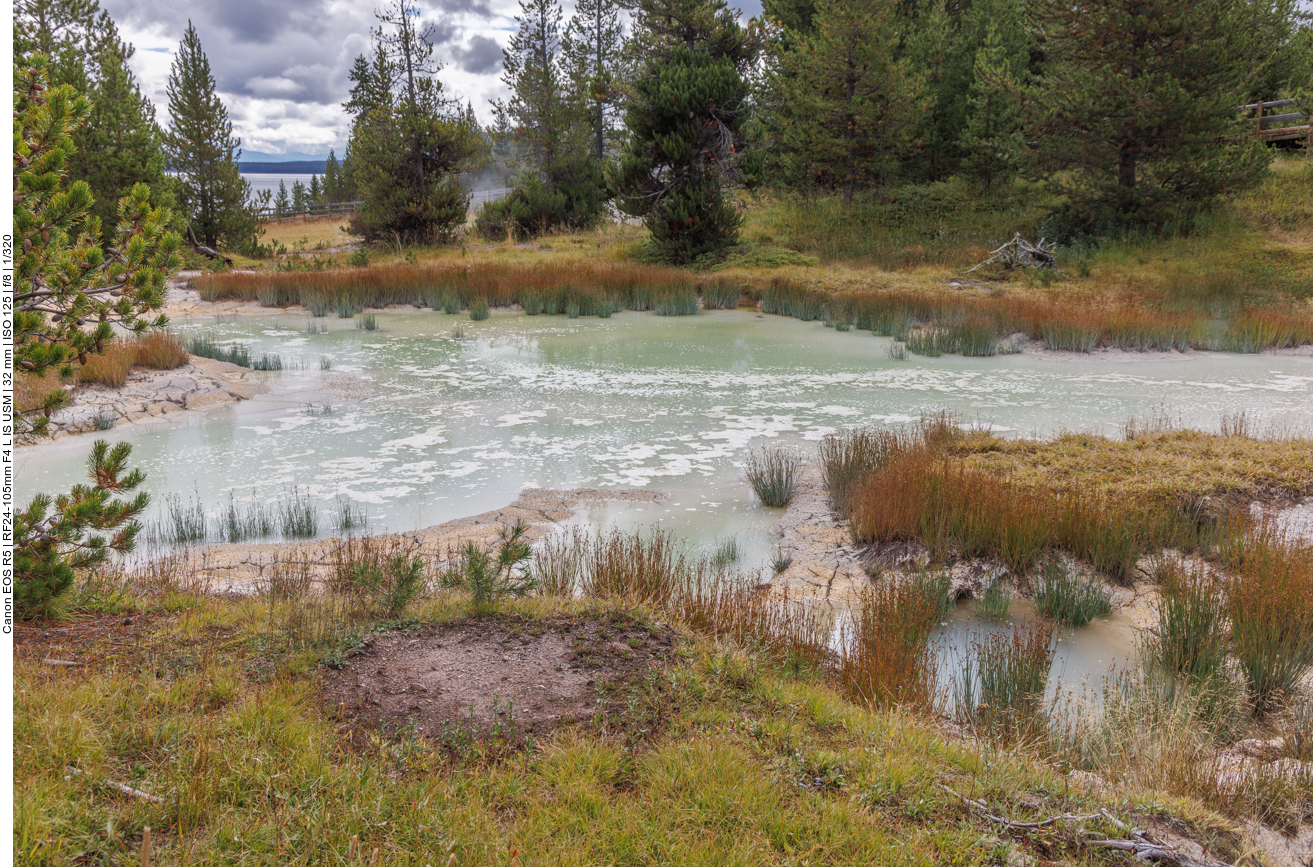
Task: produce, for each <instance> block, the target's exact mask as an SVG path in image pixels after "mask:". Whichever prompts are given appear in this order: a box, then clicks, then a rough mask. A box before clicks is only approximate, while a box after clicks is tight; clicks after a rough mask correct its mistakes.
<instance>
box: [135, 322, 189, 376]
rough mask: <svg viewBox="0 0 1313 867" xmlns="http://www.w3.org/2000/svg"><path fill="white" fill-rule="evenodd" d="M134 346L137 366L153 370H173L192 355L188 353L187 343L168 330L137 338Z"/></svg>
mask: <svg viewBox="0 0 1313 867" xmlns="http://www.w3.org/2000/svg"><path fill="white" fill-rule="evenodd" d="M134 346H135V348H136V352H137V355H136V364H137V366H138V367H149V368H150V369H151V370H173V369H175V368H178V367H182V366H183V365H184V364H186V363H187V359H188V358H190V357H191V356H190V355H188V353H187V344H185V343H183V342H182V339H181V338H180V337H178V336H177V335H176V334H171V333H170V332H168V331H152V332H150V333H149V334H146V335H144V336H142V337H139V338H137V340H136V341H135V343H134Z"/></svg>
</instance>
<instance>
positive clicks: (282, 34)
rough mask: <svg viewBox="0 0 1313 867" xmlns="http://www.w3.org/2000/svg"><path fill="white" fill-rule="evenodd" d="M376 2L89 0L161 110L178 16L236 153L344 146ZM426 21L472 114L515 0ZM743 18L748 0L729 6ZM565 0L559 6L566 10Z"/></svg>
mask: <svg viewBox="0 0 1313 867" xmlns="http://www.w3.org/2000/svg"><path fill="white" fill-rule="evenodd" d="M376 2H377V0H274V2H269V0H218V2H216V0H202V2H199V3H186V4H183V3H177V2H175V0H101V5H102V6H103V7H104V8H105V9H106V10H107V11H108V12H109V14H110V15H111V16H112V17H113V18H114V20H115V22H116V23H117V24H118V27H119V31H120V33H121V34H122V36H123V38H124V39H126V40H127V41H128V42H131V43H132V44H133V45H135V46H136V48H137V53H136V56H135V57H133V59H132V66H133V71H134V72H135V73H136V74H137V77H138V79H139V81H140V82H141V85H142V89H143V90H144V91H145V93H146V94H147V95H148V96H150V97H151V99H153V100H154V102H155V105H156V106H157V108H158V109H159V112H160V118H161V120H165V119H166V118H167V117H168V112H167V104H168V103H167V99H166V97H165V94H164V86H165V83H166V82H167V80H168V77H169V67H170V65H171V64H172V62H173V56H174V53H175V52H176V51H177V48H178V42H179V40H181V39H182V34H183V31H184V30H186V28H187V21H188V19H189V18H190V20H191V21H192V23H193V24H195V26H196V32H197V34H198V35H199V36H200V39H201V45H202V47H203V48H204V49H205V53H206V56H208V57H209V59H210V66H211V68H212V69H213V70H214V77H215V81H216V83H217V85H218V90H219V94H220V96H221V97H222V99H223V101H224V104H225V105H227V107H228V115H229V117H230V118H231V120H232V123H233V129H234V132H235V133H236V134H237V135H238V136H240V137H241V139H242V146H243V149H244V150H248V151H261V152H267V153H286V152H289V151H300V152H304V153H311V154H322V153H327V152H328V149H329V148H336V149H337V152H338V155H339V156H340V155H341V154H342V150H343V147H344V146H345V145H346V138H347V125H346V115H345V113H344V112H343V111H342V102H343V101H344V100H345V99H346V97H347V92H348V90H349V89H350V82H349V81H348V80H347V72H348V71H349V70H350V67H351V62H352V60H354V59H355V57H356V55H358V54H362V53H367V52H368V51H369V30H370V28H372V27H373V26H375V19H374V14H373V12H374V8H375V3H376ZM411 5H414V6H417V7H418V8H419V10H420V14H421V21H422V23H423V24H425V25H427V24H432V25H433V26H434V31H435V36H436V39H435V43H436V45H437V52H436V53H437V55H438V57H440V58H441V59H442V60H443V62H444V63H446V69H445V70H443V73H442V75H441V78H442V81H443V84H444V86H445V87H446V88H447V89H448V90H449V91H450V92H451V93H453V94H455V95H458V96H460V97H461V98H462V99H468V100H470V101H472V102H473V103H474V110H475V112H476V113H477V114H478V116H479V118H480V119H481V120H483V121H484V122H488V121H490V120H491V111H490V109H489V107H488V102H489V100H492V99H496V98H499V97H503V96H504V95H505V87H504V86H503V85H502V83H501V80H500V79H501V71H502V70H501V48H502V46H503V45H505V44H506V43H507V41H508V40H509V39H510V37H511V34H512V33H513V32H514V30H515V15H517V14H518V12H519V3H518V0H418V2H414V0H412V3H411ZM731 5H734V6H738V7H741V8H742V9H743V13H744V17H745V18H746V17H748V16H750V15H755V14H760V9H761V4H760V0H747V2H742V3H731ZM572 7H573V3H567V4H566V16H567V17H568V16H569V14H570V11H571V9H572Z"/></svg>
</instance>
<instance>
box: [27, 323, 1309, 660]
mask: <svg viewBox="0 0 1313 867" xmlns="http://www.w3.org/2000/svg"><path fill="white" fill-rule="evenodd" d="M376 319H377V322H378V326H379V327H378V330H376V331H364V330H357V328H356V321H357V320H346V319H332V318H325V319H315V320H310V319H309V318H308V317H307V316H305V315H304V314H301V315H296V314H277V315H267V316H264V317H262V318H260V319H254V318H253V319H249V320H248V319H241V320H238V321H231V320H229V321H222V322H215V321H210V322H191V323H176V325H177V326H178V327H179V328H188V329H199V330H203V331H207V332H212V333H213V334H214V335H215V336H216V338H218V339H220V340H231V341H241V342H243V343H245V344H247V345H248V346H249V347H250V349H251V352H252V354H253V355H258V354H260V353H265V352H270V353H277V354H278V355H280V356H281V357H282V359H283V363H284V370H283V371H282V372H279V373H270V374H267V375H264V376H266V377H267V381H268V382H269V383H270V385H271V386H272V387H273V389H274V390H273V392H272V393H271V394H267V395H262V396H259V397H257V398H255V399H253V400H249V401H243V402H241V403H238V404H233V405H227V406H222V407H216V408H214V409H211V410H208V411H206V412H204V413H183V414H180V416H175V417H170V418H164V419H159V420H153V421H151V422H148V423H139V424H136V425H132V426H128V427H122V428H116V429H114V430H112V431H108V432H106V433H105V434H101V435H100V436H104V437H107V438H108V439H110V440H111V441H116V442H117V441H126V442H129V443H131V444H132V445H133V454H132V465H134V466H140V467H141V468H142V469H143V470H145V472H146V475H147V481H146V484H145V490H146V491H147V492H149V493H150V494H151V497H152V501H153V504H154V505H153V506H152V509H153V510H154V511H155V513H156V514H157V515H158V514H159V512H160V510H161V509H162V508H163V507H164V504H165V498H166V497H168V496H174V497H178V498H180V499H181V500H182V501H184V502H185V501H188V500H191V501H199V502H200V503H202V504H204V505H205V507H206V509H207V511H208V512H209V513H210V514H212V515H215V516H217V514H218V513H219V511H220V509H221V508H223V507H225V506H226V505H227V502H228V499H229V497H230V496H232V497H233V498H235V499H236V500H237V502H238V503H239V504H241V503H245V502H255V501H259V502H264V503H274V502H277V501H279V500H280V499H281V500H284V501H285V500H286V499H287V498H288V497H289V496H290V495H291V493H292V491H293V490H294V489H295V490H296V491H297V492H299V493H300V494H301V495H302V496H309V497H311V498H313V500H314V501H315V502H316V503H317V504H318V506H319V513H320V516H321V519H320V533H321V534H329V533H331V532H333V528H332V527H331V526H329V525H330V524H331V521H329V520H328V516H329V515H330V514H331V513H332V512H333V511H334V509H335V508H336V504H337V503H338V502H340V501H341V502H345V501H349V502H351V503H353V504H355V505H356V506H358V507H363V509H364V510H365V512H366V514H367V516H368V521H369V524H368V526H369V529H370V530H375V531H381V530H410V529H415V528H420V527H426V526H431V525H434V524H438V523H442V522H444V521H448V520H451V519H454V518H459V517H463V516H467V515H473V514H477V513H480V512H484V511H487V510H489V509H493V508H497V507H499V506H503V505H506V504H507V503H510V502H511V501H513V500H514V499H515V498H516V496H517V495H518V493H519V492H520V491H521V490H522V489H523V488H525V487H526V486H539V487H545V488H576V487H601V488H605V487H627V486H638V487H647V486H650V487H653V488H660V489H662V490H665V491H668V492H669V493H670V496H669V497H668V498H666V499H665V500H663V501H662V502H659V503H651V504H637V503H604V504H599V505H595V506H593V507H592V508H591V509H590V511H589V513H588V515H587V522H588V523H590V524H592V525H594V526H604V525H620V526H624V527H626V528H632V527H638V526H648V525H651V524H653V523H656V522H658V521H659V522H660V524H661V526H662V527H663V528H665V529H666V530H669V531H670V532H671V533H672V534H674V535H675V536H677V537H681V538H683V539H685V540H686V541H687V543H688V544H689V546H690V547H691V548H692V549H693V550H695V551H704V552H710V551H711V550H712V549H713V548H714V547H715V546H717V545H718V544H720V543H721V542H723V541H724V540H725V539H727V538H729V537H731V536H733V537H734V538H735V539H736V540H737V542H738V545H739V550H740V560H739V565H740V566H741V567H744V568H747V569H759V568H761V569H764V568H765V567H766V564H767V563H769V561H770V559H771V556H772V554H773V551H774V546H775V541H776V540H775V538H774V537H773V536H772V534H771V532H770V527H771V525H772V524H773V523H774V522H775V521H776V520H777V519H778V516H779V514H780V513H779V511H778V510H772V509H765V508H762V507H761V506H759V505H757V503H756V501H755V499H754V497H753V495H752V492H751V490H750V489H749V488H748V486H747V484H746V483H745V482H744V480H743V478H742V465H743V460H744V456H745V454H746V452H747V450H748V449H749V448H750V447H751V446H754V445H760V444H765V443H781V444H794V445H798V446H800V447H801V448H803V449H804V450H805V451H808V452H812V453H814V450H815V441H817V440H819V439H820V438H821V437H823V436H824V435H825V434H827V433H830V432H832V431H835V430H839V429H841V428H844V427H847V426H854V425H869V424H875V425H884V424H899V423H903V422H908V421H913V420H916V419H917V418H919V417H920V416H921V415H922V414H923V413H927V412H936V411H939V410H941V409H947V410H949V411H951V412H954V413H956V414H958V415H960V416H961V417H963V418H964V419H966V420H968V421H972V422H977V423H981V424H988V425H990V426H992V428H993V429H994V430H995V431H997V432H999V433H1001V434H1002V435H1026V436H1031V435H1041V436H1042V435H1045V434H1053V433H1056V432H1058V431H1062V430H1089V431H1095V432H1103V433H1108V434H1115V433H1116V432H1117V430H1118V426H1119V425H1120V424H1121V423H1122V422H1124V421H1125V420H1126V418H1127V417H1128V416H1131V415H1138V416H1141V417H1144V416H1148V415H1151V414H1153V413H1155V412H1162V411H1163V410H1164V409H1165V410H1166V411H1168V412H1169V413H1170V414H1171V415H1172V416H1173V417H1174V418H1179V420H1180V422H1181V423H1182V424H1184V425H1187V426H1193V427H1200V428H1204V429H1216V428H1217V425H1218V423H1219V420H1220V418H1221V416H1222V415H1223V413H1226V412H1233V411H1236V410H1241V409H1243V410H1246V411H1247V412H1248V413H1249V416H1250V418H1251V419H1257V421H1258V423H1259V425H1260V426H1262V425H1263V424H1266V423H1269V422H1279V423H1282V424H1286V425H1290V426H1293V427H1295V428H1296V429H1300V428H1302V429H1308V428H1310V427H1313V425H1310V423H1311V422H1313V362H1310V361H1309V360H1308V359H1304V358H1292V357H1274V356H1237V355H1221V354H1206V353H1194V354H1191V355H1186V356H1179V357H1177V358H1173V359H1171V360H1136V361H1132V362H1126V363H1116V362H1108V361H1092V360H1085V359H1080V360H1049V359H1045V358H1041V357H1036V356H1030V355H1012V356H996V357H993V358H962V357H960V356H944V357H941V358H933V359H932V358H920V357H917V356H910V357H909V358H908V359H907V360H901V361H900V360H894V359H891V358H890V357H889V346H890V340H889V339H887V338H875V337H872V336H871V335H870V334H869V333H867V332H855V331H850V332H837V331H835V330H833V329H827V328H825V327H823V326H822V325H821V324H820V323H816V322H811V323H804V322H799V321H797V320H793V319H787V318H784V317H778V316H764V315H761V314H758V313H756V312H751V311H742V310H739V311H718V312H702V313H699V314H698V315H697V316H686V317H658V316H654V315H651V314H648V313H633V312H626V313H621V314H617V315H616V316H614V317H612V318H610V319H597V318H583V319H573V320H571V319H567V318H565V317H561V316H556V317H548V316H536V317H529V316H525V315H522V314H513V313H494V314H493V315H492V318H491V319H489V320H487V321H484V322H471V321H470V320H469V319H467V318H466V317H464V316H449V315H446V314H443V313H437V312H432V311H417V312H406V313H391V312H389V313H379V314H377V316H376ZM311 323H313V325H314V326H315V329H316V331H315V333H311V332H310V331H309V329H308V327H307V326H309V325H311ZM325 326H326V327H327V328H328V331H327V333H318V331H317V329H318V328H320V327H325ZM453 329H458V330H460V331H463V332H464V334H465V335H466V336H465V337H464V338H455V337H453V336H452V331H453ZM323 366H327V367H328V369H327V370H324V369H321V368H322V367H323ZM94 438H95V437H94V436H91V435H83V436H77V437H67V438H64V439H61V440H58V441H55V442H51V443H46V444H42V445H39V446H35V447H28V448H24V449H21V450H20V451H19V452H18V457H17V463H18V479H19V484H20V488H19V490H20V492H21V494H20V503H22V502H25V501H26V499H27V497H29V496H30V495H31V494H32V493H35V492H37V491H58V490H66V489H67V488H68V487H69V486H70V485H72V484H74V483H77V482H80V481H82V480H83V479H84V473H85V459H86V454H87V451H88V448H89V446H90V444H91V442H92V440H93V439H94ZM211 523H217V522H216V521H212V522H211ZM965 616H966V615H965V614H955V615H954V618H953V620H952V621H950V623H949V625H947V626H945V627H944V637H945V639H946V640H956V639H953V635H954V634H957V633H955V630H956V631H957V632H960V633H962V634H963V635H964V634H965V632H964V629H965V627H963V628H961V629H959V628H958V626H956V625H954V624H958V622H959V621H960V620H962V619H963V618H964V617H965ZM1118 620H1119V619H1118V618H1117V616H1116V615H1114V616H1113V617H1112V618H1108V619H1106V620H1104V621H1103V622H1102V625H1100V626H1097V627H1096V626H1091V627H1087V628H1086V629H1084V630H1080V631H1079V632H1078V633H1077V637H1078V639H1077V640H1073V639H1071V638H1070V637H1069V638H1067V639H1065V643H1066V644H1068V645H1070V646H1071V647H1072V648H1073V649H1072V650H1071V651H1070V652H1069V654H1070V656H1071V657H1079V659H1073V658H1068V659H1067V661H1066V671H1067V676H1068V678H1070V677H1071V676H1072V675H1073V674H1074V673H1076V672H1075V670H1076V669H1079V670H1080V671H1081V673H1090V672H1093V673H1095V674H1101V673H1102V669H1103V668H1105V667H1106V664H1107V663H1110V662H1111V661H1112V660H1111V657H1112V656H1114V655H1117V654H1120V655H1121V656H1122V658H1123V659H1124V658H1125V656H1126V654H1128V653H1129V652H1130V650H1131V641H1130V636H1131V630H1130V627H1129V624H1125V623H1122V624H1121V625H1120V626H1118ZM1105 632H1107V633H1109V634H1110V635H1112V634H1115V635H1117V636H1120V637H1115V638H1107V639H1106V640H1105V639H1104V638H1098V639H1097V641H1096V640H1095V637H1096V636H1101V635H1103V634H1104V633H1105ZM1083 636H1090V637H1089V639H1086V638H1085V637H1083ZM963 640H965V639H963ZM1077 645H1079V646H1081V647H1083V648H1084V647H1093V648H1095V649H1094V650H1091V651H1090V652H1089V653H1085V652H1084V651H1082V652H1081V653H1077V651H1076V650H1075V649H1074V648H1075V647H1076V646H1077ZM1081 659H1085V660H1087V661H1085V662H1081V661H1080V660H1081ZM1062 665H1063V657H1062V655H1061V653H1060V657H1059V662H1058V664H1057V665H1055V669H1056V668H1058V667H1060V666H1062Z"/></svg>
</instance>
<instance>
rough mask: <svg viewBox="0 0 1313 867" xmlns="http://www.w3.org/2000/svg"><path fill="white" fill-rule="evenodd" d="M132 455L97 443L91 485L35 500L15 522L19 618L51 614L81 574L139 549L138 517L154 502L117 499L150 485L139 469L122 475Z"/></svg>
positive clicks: (142, 497)
mask: <svg viewBox="0 0 1313 867" xmlns="http://www.w3.org/2000/svg"><path fill="white" fill-rule="evenodd" d="M131 454H132V446H130V445H128V444H127V443H119V444H117V445H115V446H114V447H113V448H112V449H111V448H110V446H109V443H107V442H105V441H104V440H97V441H96V444H95V445H94V446H92V448H91V455H90V457H89V458H88V459H87V474H88V475H89V476H90V477H91V481H92V483H93V484H91V485H74V486H73V488H72V490H70V491H69V492H68V493H67V494H59V495H58V496H55V497H51V496H50V495H49V494H37V495H36V496H35V497H33V498H32V501H31V502H30V503H29V504H28V506H27V508H26V509H24V510H23V511H21V512H19V513H18V514H16V515H15V516H14V575H15V579H16V584H15V592H14V604H15V607H16V609H17V613H18V616H19V617H22V618H33V617H42V616H47V615H49V614H51V613H53V612H54V611H55V610H56V608H57V606H58V604H59V599H60V597H61V596H62V595H63V594H64V593H65V592H66V591H67V590H68V589H69V588H70V587H71V586H72V585H73V581H74V579H75V578H76V577H77V575H78V574H80V573H86V572H88V571H89V570H91V569H94V568H95V567H97V566H100V565H101V564H103V563H104V562H105V561H106V560H107V559H108V558H109V555H110V552H111V551H113V552H117V553H120V554H126V553H128V552H130V551H132V550H133V548H134V547H135V546H136V540H137V534H138V533H139V532H141V525H140V524H139V523H137V517H138V516H140V515H141V513H142V512H143V511H145V509H146V506H147V505H148V504H149V502H150V499H149V497H147V495H146V494H145V493H138V494H137V495H136V496H135V497H133V498H132V499H131V500H121V499H116V497H117V496H118V495H119V494H127V493H131V492H132V491H134V490H136V489H137V488H138V487H140V485H141V483H142V482H144V481H145V480H146V474H145V473H143V472H142V471H141V470H139V469H137V470H132V471H131V472H129V473H127V474H126V475H124V469H125V467H126V466H127V462H128V457H129V456H130V455H131ZM104 533H110V535H108V536H106V535H103V534H104Z"/></svg>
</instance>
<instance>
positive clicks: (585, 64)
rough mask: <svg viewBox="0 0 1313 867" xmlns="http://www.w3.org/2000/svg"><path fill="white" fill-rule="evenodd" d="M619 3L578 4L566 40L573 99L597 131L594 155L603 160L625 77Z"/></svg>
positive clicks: (593, 138) (580, 0)
mask: <svg viewBox="0 0 1313 867" xmlns="http://www.w3.org/2000/svg"><path fill="white" fill-rule="evenodd" d="M622 8H623V7H622V4H621V3H620V2H619V0H578V2H577V3H576V4H575V11H574V17H573V18H571V19H570V23H569V24H567V25H566V28H565V33H564V34H563V35H562V37H561V54H562V55H563V56H564V60H565V66H566V70H567V73H566V74H567V77H568V78H569V81H570V92H571V100H572V101H573V103H574V104H575V106H577V110H578V111H579V113H580V114H582V115H583V116H584V120H585V126H587V127H588V128H589V129H590V130H591V135H590V139H591V142H592V151H593V156H594V157H595V158H596V159H598V160H601V159H603V158H604V157H605V156H606V150H607V147H608V146H609V145H610V143H611V139H612V138H613V137H614V133H615V123H614V120H615V116H616V114H617V112H618V109H619V105H620V88H619V83H620V79H621V76H622V75H623V69H624V65H623V58H624V49H625V29H624V25H623V23H622V22H621V21H620V10H621V9H622Z"/></svg>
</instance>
